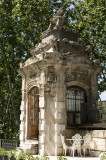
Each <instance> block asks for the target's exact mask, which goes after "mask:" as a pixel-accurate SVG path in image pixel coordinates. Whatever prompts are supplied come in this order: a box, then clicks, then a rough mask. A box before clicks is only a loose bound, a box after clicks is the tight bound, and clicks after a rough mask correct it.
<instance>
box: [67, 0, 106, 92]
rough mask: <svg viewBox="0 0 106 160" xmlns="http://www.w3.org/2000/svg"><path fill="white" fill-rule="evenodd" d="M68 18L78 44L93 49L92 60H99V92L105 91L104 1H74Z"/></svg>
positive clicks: (105, 18) (105, 42) (105, 15)
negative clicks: (100, 67) (76, 34)
mask: <svg viewBox="0 0 106 160" xmlns="http://www.w3.org/2000/svg"><path fill="white" fill-rule="evenodd" d="M75 2H76V3H75V5H74V8H73V9H70V11H69V14H68V16H69V17H72V18H71V19H70V18H69V20H70V21H69V26H70V27H72V28H73V29H74V30H75V31H77V32H78V33H79V35H80V38H79V42H80V43H83V44H84V45H86V44H90V45H91V46H92V47H93V50H92V53H91V55H90V57H91V59H92V60H95V59H99V60H100V63H101V65H102V66H103V72H102V74H101V76H100V77H99V86H98V87H99V92H100V93H101V92H103V91H104V90H106V78H105V77H106V70H105V67H106V46H105V45H106V41H105V31H106V24H105V20H106V14H105V11H106V9H105V0H83V1H80V0H76V1H75Z"/></svg>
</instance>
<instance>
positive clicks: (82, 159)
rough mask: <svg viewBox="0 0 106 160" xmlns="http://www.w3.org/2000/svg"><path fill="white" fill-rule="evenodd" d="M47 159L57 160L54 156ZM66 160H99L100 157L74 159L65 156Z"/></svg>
mask: <svg viewBox="0 0 106 160" xmlns="http://www.w3.org/2000/svg"><path fill="white" fill-rule="evenodd" d="M34 157H36V156H34ZM48 157H49V158H50V160H57V157H56V156H48ZM66 158H67V159H68V160H100V157H74V158H73V157H69V156H66Z"/></svg>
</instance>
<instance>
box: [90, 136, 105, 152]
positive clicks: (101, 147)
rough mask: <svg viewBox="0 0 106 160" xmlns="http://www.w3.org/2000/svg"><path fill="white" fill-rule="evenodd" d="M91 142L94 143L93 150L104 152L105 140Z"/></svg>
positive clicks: (97, 139)
mask: <svg viewBox="0 0 106 160" xmlns="http://www.w3.org/2000/svg"><path fill="white" fill-rule="evenodd" d="M92 141H94V148H93V149H94V150H98V151H106V139H102V138H92Z"/></svg>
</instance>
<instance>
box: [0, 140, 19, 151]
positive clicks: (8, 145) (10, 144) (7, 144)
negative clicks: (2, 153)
mask: <svg viewBox="0 0 106 160" xmlns="http://www.w3.org/2000/svg"><path fill="white" fill-rule="evenodd" d="M18 146H19V140H8V139H0V147H2V148H4V149H5V150H7V151H9V150H11V149H16V148H17V147H18Z"/></svg>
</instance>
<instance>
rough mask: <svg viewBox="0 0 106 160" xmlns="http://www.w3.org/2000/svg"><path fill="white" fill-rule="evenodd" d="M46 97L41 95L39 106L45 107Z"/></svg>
mask: <svg viewBox="0 0 106 160" xmlns="http://www.w3.org/2000/svg"><path fill="white" fill-rule="evenodd" d="M44 102H45V101H44V97H39V108H44Z"/></svg>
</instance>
